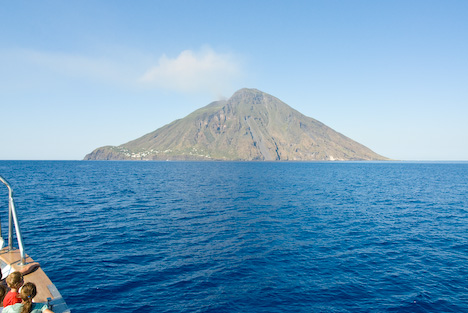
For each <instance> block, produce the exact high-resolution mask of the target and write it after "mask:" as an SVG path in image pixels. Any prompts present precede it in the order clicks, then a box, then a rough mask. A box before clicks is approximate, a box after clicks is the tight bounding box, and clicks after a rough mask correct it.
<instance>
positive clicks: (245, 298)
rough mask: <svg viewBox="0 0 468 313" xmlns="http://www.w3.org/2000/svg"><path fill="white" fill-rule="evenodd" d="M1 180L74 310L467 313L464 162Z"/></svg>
mask: <svg viewBox="0 0 468 313" xmlns="http://www.w3.org/2000/svg"><path fill="white" fill-rule="evenodd" d="M0 175H2V176H4V177H5V178H6V179H7V180H8V181H9V182H10V184H11V185H12V186H13V188H14V190H15V196H16V198H15V199H16V205H17V208H18V215H19V217H20V221H21V227H22V230H23V237H24V241H25V244H26V252H27V253H28V254H29V255H31V256H32V257H33V258H34V259H35V260H37V261H39V262H40V263H41V265H42V268H43V269H44V271H45V272H46V273H47V274H48V275H49V276H50V278H51V279H52V280H53V282H54V283H55V284H56V286H57V287H58V288H59V290H60V291H61V293H62V295H63V296H64V298H65V300H66V301H67V303H68V305H69V306H70V308H71V309H72V311H73V312H466V311H468V291H467V285H468V283H467V279H468V200H467V194H468V187H467V180H468V163H394V162H390V163H359V162H351V163H341V162H329V163H262V162H248V163H237V162H206V163H203V162H92V161H90V162H85V161H77V162H47V161H42V162H41V161H29V162H28V161H0ZM1 190H3V193H1ZM2 194H3V195H4V196H2V198H0V200H1V201H0V205H1V207H0V208H1V211H0V213H1V215H0V217H1V220H2V229H3V232H4V234H3V235H4V237H6V236H7V235H6V229H7V225H6V222H7V219H8V216H7V190H6V188H3V187H0V195H2Z"/></svg>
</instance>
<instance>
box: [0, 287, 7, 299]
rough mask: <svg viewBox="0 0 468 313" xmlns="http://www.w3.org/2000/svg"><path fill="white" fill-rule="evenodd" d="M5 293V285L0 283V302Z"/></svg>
mask: <svg viewBox="0 0 468 313" xmlns="http://www.w3.org/2000/svg"><path fill="white" fill-rule="evenodd" d="M6 294H7V287H5V286H4V285H3V284H2V283H0V302H3V298H5V295H6Z"/></svg>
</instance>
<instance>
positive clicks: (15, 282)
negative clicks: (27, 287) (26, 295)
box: [3, 272, 23, 308]
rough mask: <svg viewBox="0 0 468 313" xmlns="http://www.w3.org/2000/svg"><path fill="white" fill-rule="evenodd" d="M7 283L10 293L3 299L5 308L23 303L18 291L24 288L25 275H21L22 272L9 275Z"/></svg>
mask: <svg viewBox="0 0 468 313" xmlns="http://www.w3.org/2000/svg"><path fill="white" fill-rule="evenodd" d="M6 282H7V285H8V287H10V291H9V292H8V293H7V295H6V296H5V298H4V299H3V307H4V308H6V307H7V306H9V305H12V304H15V303H21V298H20V297H19V293H18V289H20V288H21V286H23V274H21V273H20V272H13V273H11V274H10V275H8V277H7V279H6Z"/></svg>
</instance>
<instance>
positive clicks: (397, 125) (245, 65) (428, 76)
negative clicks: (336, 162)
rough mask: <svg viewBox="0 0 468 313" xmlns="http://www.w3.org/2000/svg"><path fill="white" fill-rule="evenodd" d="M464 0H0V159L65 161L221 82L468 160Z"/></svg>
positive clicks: (383, 140) (395, 150)
mask: <svg viewBox="0 0 468 313" xmlns="http://www.w3.org/2000/svg"><path fill="white" fill-rule="evenodd" d="M467 16H468V1H465V0H459V1H456V0H448V1H430V0H421V1H411V0H403V1H398V0H396V1H395V0H392V1H390V0H388V1H374V0H369V1H352V0H351V1H334V0H323V1H215V0H213V1H177V0H171V1H169V0H167V1H96V0H92V1H91V0H89V1H88V0H70V1H47V0H45V1H2V3H1V5H0V118H1V129H2V131H1V135H0V159H3V160H9V159H23V160H24V159H26V160H38V159H39V160H40V159H51V160H70V159H71V160H79V159H82V158H83V157H84V156H85V154H87V153H89V152H91V151H92V150H94V149H95V148H97V147H100V146H104V145H119V144H123V143H125V142H127V141H129V140H132V139H136V138H138V137H140V136H142V135H144V134H146V133H148V132H151V131H153V130H155V129H157V128H159V127H161V126H163V125H165V124H167V123H169V122H171V121H173V120H175V119H178V118H182V117H184V116H186V115H187V114H189V113H190V112H192V111H194V110H195V109H197V108H200V107H202V106H204V105H207V104H208V103H210V102H211V101H214V100H217V99H219V98H221V97H225V98H228V97H230V96H231V95H232V93H234V92H235V91H236V90H238V89H240V88H243V87H249V88H257V89H260V90H262V91H265V92H267V93H270V94H272V95H274V96H276V97H277V98H279V99H281V100H282V101H284V102H286V103H287V104H289V105H290V106H292V107H293V108H295V109H297V110H298V111H300V112H302V113H303V114H305V115H307V116H310V117H313V118H315V119H317V120H319V121H321V122H323V123H325V124H326V125H328V126H330V127H332V128H333V129H335V130H337V131H339V132H341V133H343V134H344V135H346V136H348V137H350V138H352V139H354V140H356V141H358V142H360V143H362V144H364V145H366V146H368V147H369V148H371V149H372V150H374V151H375V152H377V153H380V154H382V155H384V156H387V157H390V158H394V159H401V160H468V122H467V119H468V18H467Z"/></svg>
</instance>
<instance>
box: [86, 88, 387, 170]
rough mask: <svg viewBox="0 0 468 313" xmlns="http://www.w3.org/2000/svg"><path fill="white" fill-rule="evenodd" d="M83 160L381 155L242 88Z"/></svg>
mask: <svg viewBox="0 0 468 313" xmlns="http://www.w3.org/2000/svg"><path fill="white" fill-rule="evenodd" d="M85 159H86V160H103V159H104V160H116V159H117V160H243V161H251V160H297V161H300V160H302V161H311V160H385V159H386V158H384V157H382V156H380V155H378V154H376V153H375V152H373V151H371V150H370V149H368V148H367V147H365V146H363V145H361V144H359V143H357V142H355V141H353V140H351V139H349V138H348V137H346V136H344V135H342V134H340V133H338V132H336V131H334V130H333V129H331V128H329V127H328V126H326V125H324V124H322V123H320V122H319V121H317V120H315V119H313V118H310V117H307V116H304V115H303V114H301V113H299V112H298V111H296V110H294V109H292V108H291V107H290V106H288V105H287V104H286V103H284V102H282V101H281V100H279V99H278V98H275V97H274V96H272V95H269V94H267V93H265V92H262V91H260V90H258V89H252V88H243V89H240V90H238V91H236V92H235V93H234V94H233V95H232V96H231V98H229V99H228V100H227V101H216V102H213V103H211V104H209V105H207V106H205V107H203V108H201V109H198V110H196V111H195V112H193V113H191V114H189V115H188V116H186V117H185V118H183V119H180V120H176V121H174V122H172V123H170V124H168V125H165V126H163V127H161V128H159V129H157V130H155V131H154V132H151V133H149V134H147V135H144V136H142V137H140V138H138V139H135V140H133V141H130V142H128V143H126V144H123V145H120V146H117V147H109V146H107V147H102V148H98V149H96V150H94V151H93V152H92V153H90V154H88V155H87V156H86V157H85Z"/></svg>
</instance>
